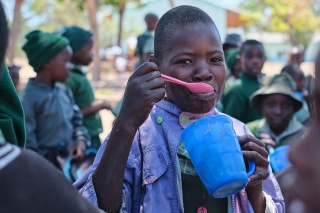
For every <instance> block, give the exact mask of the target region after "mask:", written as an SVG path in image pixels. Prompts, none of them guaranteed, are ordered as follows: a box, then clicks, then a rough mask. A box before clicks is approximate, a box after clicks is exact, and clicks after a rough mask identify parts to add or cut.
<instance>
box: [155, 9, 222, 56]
mask: <svg viewBox="0 0 320 213" xmlns="http://www.w3.org/2000/svg"><path fill="white" fill-rule="evenodd" d="M197 23H202V24H207V25H213V26H214V27H215V28H216V29H217V27H216V25H215V23H214V22H213V20H212V19H211V17H210V16H209V15H208V14H207V13H206V12H204V11H203V10H201V9H199V8H197V7H193V6H189V5H182V6H178V7H175V8H173V9H171V10H169V11H168V12H166V13H165V14H164V15H163V16H162V17H161V18H160V20H159V22H158V24H157V27H156V30H155V35H154V54H155V57H156V58H158V59H160V58H161V55H162V52H163V50H164V49H165V48H166V47H167V46H170V39H171V37H172V34H173V33H174V32H175V31H177V30H180V29H182V28H184V27H185V26H187V25H190V24H197ZM217 31H218V30H217ZM218 34H219V32H218ZM219 36H220V35H219ZM220 39H221V38H220Z"/></svg>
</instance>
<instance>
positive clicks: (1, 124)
mask: <svg viewBox="0 0 320 213" xmlns="http://www.w3.org/2000/svg"><path fill="white" fill-rule="evenodd" d="M1 69H2V71H1V72H0V73H1V75H0V85H1V86H0V129H1V130H2V133H3V135H4V138H5V139H6V141H8V142H10V143H12V144H15V145H18V146H20V147H24V145H25V141H26V133H25V123H24V113H23V109H22V106H21V103H20V100H19V97H18V95H17V92H16V90H15V88H14V86H13V83H12V80H11V78H10V75H9V72H8V68H7V66H6V65H5V64H4V65H3V66H2V68H1Z"/></svg>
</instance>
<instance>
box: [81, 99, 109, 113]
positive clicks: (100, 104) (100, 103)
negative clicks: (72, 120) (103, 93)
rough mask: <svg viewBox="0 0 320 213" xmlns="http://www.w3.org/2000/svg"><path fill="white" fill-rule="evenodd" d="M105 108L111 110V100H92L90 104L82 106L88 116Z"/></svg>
mask: <svg viewBox="0 0 320 213" xmlns="http://www.w3.org/2000/svg"><path fill="white" fill-rule="evenodd" d="M103 109H107V110H111V105H110V103H109V101H107V100H101V99H99V100H95V101H94V102H92V103H91V105H90V106H87V107H83V108H81V112H82V114H83V116H87V115H90V114H93V113H96V112H99V111H100V110H103Z"/></svg>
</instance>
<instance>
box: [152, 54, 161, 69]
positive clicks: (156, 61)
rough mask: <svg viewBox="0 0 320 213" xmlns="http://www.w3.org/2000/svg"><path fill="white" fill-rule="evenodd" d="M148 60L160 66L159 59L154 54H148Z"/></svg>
mask: <svg viewBox="0 0 320 213" xmlns="http://www.w3.org/2000/svg"><path fill="white" fill-rule="evenodd" d="M149 62H152V63H155V64H156V65H157V66H158V67H159V66H160V63H159V59H157V58H156V57H155V56H154V54H151V55H150V59H149Z"/></svg>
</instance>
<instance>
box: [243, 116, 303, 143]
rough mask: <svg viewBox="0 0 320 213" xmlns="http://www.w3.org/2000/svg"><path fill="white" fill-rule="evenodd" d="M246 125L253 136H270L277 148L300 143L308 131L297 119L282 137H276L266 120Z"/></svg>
mask: <svg viewBox="0 0 320 213" xmlns="http://www.w3.org/2000/svg"><path fill="white" fill-rule="evenodd" d="M246 125H247V126H248V128H249V129H250V131H251V132H252V134H254V135H255V136H257V137H258V136H259V135H260V134H268V135H270V136H271V137H272V139H273V140H274V141H275V142H276V146H275V147H279V146H283V145H290V144H291V143H292V142H294V141H299V139H301V137H302V135H303V133H304V132H305V130H306V129H305V127H304V126H303V125H302V124H301V123H300V122H299V121H298V120H297V119H296V118H295V117H293V118H292V119H291V120H290V122H289V124H288V126H287V128H286V129H285V130H284V131H283V132H282V133H281V134H280V135H275V134H274V133H273V132H272V130H271V129H270V126H269V124H268V122H267V121H266V119H265V118H263V119H260V120H256V121H252V122H250V123H247V124H246Z"/></svg>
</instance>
